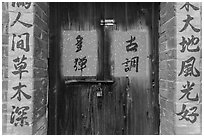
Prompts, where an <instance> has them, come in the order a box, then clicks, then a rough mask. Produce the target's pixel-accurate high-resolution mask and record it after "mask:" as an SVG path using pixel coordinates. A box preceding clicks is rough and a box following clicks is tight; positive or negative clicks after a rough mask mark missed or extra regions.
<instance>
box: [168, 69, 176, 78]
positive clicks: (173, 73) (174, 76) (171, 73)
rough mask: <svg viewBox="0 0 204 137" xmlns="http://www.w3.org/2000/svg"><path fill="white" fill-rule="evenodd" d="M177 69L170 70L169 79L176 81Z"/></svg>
mask: <svg viewBox="0 0 204 137" xmlns="http://www.w3.org/2000/svg"><path fill="white" fill-rule="evenodd" d="M176 76H177V75H176V71H174V70H168V75H167V79H168V80H170V81H176Z"/></svg>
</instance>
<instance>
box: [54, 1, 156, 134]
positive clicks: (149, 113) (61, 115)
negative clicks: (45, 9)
mask: <svg viewBox="0 0 204 137" xmlns="http://www.w3.org/2000/svg"><path fill="white" fill-rule="evenodd" d="M156 7H157V4H153V3H61V4H58V6H54V5H53V8H54V9H53V10H56V11H57V12H58V15H60V16H61V17H60V20H61V21H60V27H58V28H60V40H59V41H60V42H59V44H60V49H61V50H60V51H61V54H62V55H61V58H60V59H61V69H60V75H61V79H62V80H63V81H64V83H65V84H64V86H65V88H61V90H58V91H57V92H58V96H57V100H58V105H57V108H56V109H57V113H58V117H57V119H58V128H57V129H58V134H103V135H117V134H120V135H122V134H158V133H159V131H158V130H159V125H158V123H159V110H158V83H157V82H156V81H157V77H158V76H157V74H158V73H157V71H158V70H157V68H158V66H157V48H156V47H157V45H156V44H157V42H156V39H157V38H156V36H157V35H156V34H157V28H156V27H155V26H156V25H157V23H156V19H157V15H156V14H157V13H155V11H157V10H156ZM153 17H155V18H156V19H155V18H153ZM108 20H109V21H114V23H113V24H112V22H111V23H110V24H108V23H107V22H106V21H108ZM105 22H106V23H105ZM90 36H92V38H94V40H92V38H91V37H90ZM79 39H80V40H82V39H83V40H84V41H86V40H87V42H84V41H83V42H84V43H87V44H85V45H86V48H89V49H90V50H91V49H93V51H89V50H87V52H90V53H84V52H83V53H82V52H81V54H85V55H86V54H88V55H90V56H89V57H87V58H88V59H87V60H89V59H90V60H91V58H92V59H93V58H94V59H93V60H92V61H90V64H91V65H92V67H90V64H89V65H87V66H86V67H84V68H85V69H86V68H88V70H87V71H86V70H85V69H84V70H83V71H82V70H81V72H79V73H75V72H76V71H78V69H77V67H76V64H75V65H72V64H71V62H73V60H74V58H76V57H75V56H80V57H82V56H81V54H78V53H76V54H74V53H72V52H74V51H71V49H72V48H73V47H71V46H76V45H77V44H78V43H79V41H78V40H79ZM85 39H86V40H85ZM74 40H75V41H76V43H75V44H74V42H73V41H74ZM128 45H129V46H128ZM84 49H85V48H84ZM94 49H95V50H94ZM75 52H77V51H75ZM85 55H83V56H84V57H85ZM70 58H73V59H70ZM70 60H71V61H70ZM87 60H86V61H87ZM69 61H70V62H69ZM87 62H88V61H87ZM153 64H154V65H153ZM73 67H74V68H73ZM71 69H73V70H71ZM62 90H63V91H62Z"/></svg>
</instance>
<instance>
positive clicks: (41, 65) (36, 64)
mask: <svg viewBox="0 0 204 137" xmlns="http://www.w3.org/2000/svg"><path fill="white" fill-rule="evenodd" d="M47 65H48V64H47V61H46V60H42V59H37V58H35V59H34V67H36V68H43V69H46V68H47V67H48V66H47Z"/></svg>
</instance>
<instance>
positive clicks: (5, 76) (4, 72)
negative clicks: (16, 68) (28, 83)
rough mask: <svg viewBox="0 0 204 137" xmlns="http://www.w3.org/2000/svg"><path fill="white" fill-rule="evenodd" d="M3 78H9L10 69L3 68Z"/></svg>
mask: <svg viewBox="0 0 204 137" xmlns="http://www.w3.org/2000/svg"><path fill="white" fill-rule="evenodd" d="M2 78H3V79H6V78H8V68H5V67H2Z"/></svg>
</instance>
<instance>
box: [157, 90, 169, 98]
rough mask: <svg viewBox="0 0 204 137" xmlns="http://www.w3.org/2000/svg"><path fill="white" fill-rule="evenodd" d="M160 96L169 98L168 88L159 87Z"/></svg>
mask: <svg viewBox="0 0 204 137" xmlns="http://www.w3.org/2000/svg"><path fill="white" fill-rule="evenodd" d="M159 94H160V97H163V98H165V99H167V100H168V90H167V89H161V88H160V89H159Z"/></svg>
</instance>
